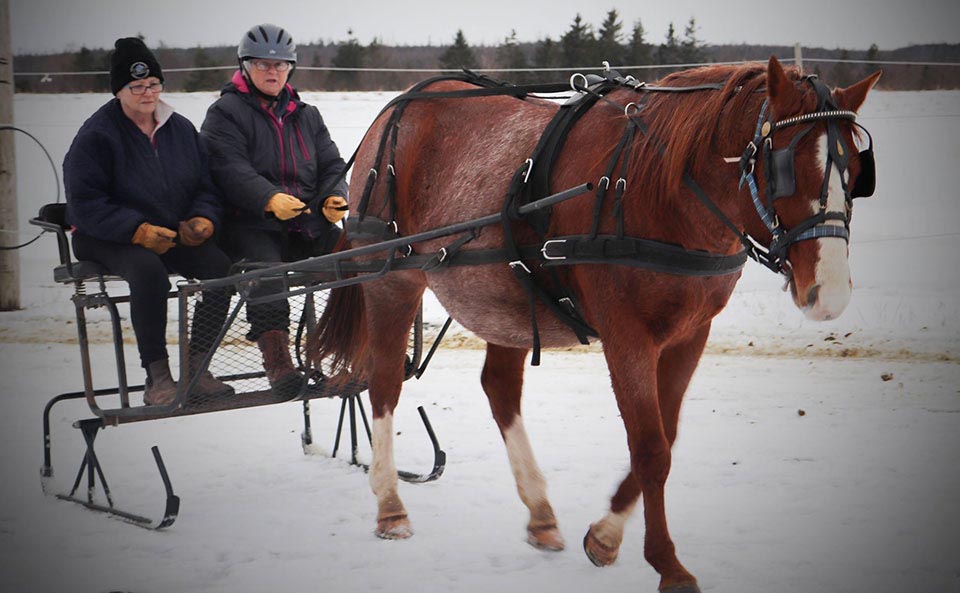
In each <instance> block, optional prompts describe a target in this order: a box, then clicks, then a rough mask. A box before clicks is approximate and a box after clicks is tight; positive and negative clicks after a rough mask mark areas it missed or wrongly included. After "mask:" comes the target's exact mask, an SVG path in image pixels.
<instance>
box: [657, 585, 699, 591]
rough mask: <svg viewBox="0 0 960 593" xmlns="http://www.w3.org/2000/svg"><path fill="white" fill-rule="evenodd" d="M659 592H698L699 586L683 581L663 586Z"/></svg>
mask: <svg viewBox="0 0 960 593" xmlns="http://www.w3.org/2000/svg"><path fill="white" fill-rule="evenodd" d="M660 593H700V587H698V586H697V584H696V583H683V584H680V585H670V586H669V587H664V588H662V589H660Z"/></svg>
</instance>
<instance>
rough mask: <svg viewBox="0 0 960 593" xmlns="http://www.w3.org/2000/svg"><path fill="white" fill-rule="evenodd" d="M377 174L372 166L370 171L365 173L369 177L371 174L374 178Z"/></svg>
mask: <svg viewBox="0 0 960 593" xmlns="http://www.w3.org/2000/svg"><path fill="white" fill-rule="evenodd" d="M377 175H378V173H377V170H376V169H374V168H372V167H371V168H370V172H369V173H367V177H371V176H372V177H373V178H374V179H376V178H377Z"/></svg>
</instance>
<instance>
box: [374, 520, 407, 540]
mask: <svg viewBox="0 0 960 593" xmlns="http://www.w3.org/2000/svg"><path fill="white" fill-rule="evenodd" d="M374 533H376V534H377V537H379V538H380V539H409V538H410V537H411V536H412V535H413V530H412V529H410V520H409V519H407V516H406V515H394V516H392V517H384V518H382V519H379V520H378V521H377V530H376V531H375V532H374Z"/></svg>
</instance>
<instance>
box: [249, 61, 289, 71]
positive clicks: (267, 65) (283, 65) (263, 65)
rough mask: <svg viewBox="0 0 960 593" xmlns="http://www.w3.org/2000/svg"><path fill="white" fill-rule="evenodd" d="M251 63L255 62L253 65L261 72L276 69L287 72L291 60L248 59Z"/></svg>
mask: <svg viewBox="0 0 960 593" xmlns="http://www.w3.org/2000/svg"><path fill="white" fill-rule="evenodd" d="M247 61H248V62H249V63H250V64H253V67H254V68H256V69H257V70H259V71H260V72H269V71H270V70H276V71H277V72H286V71H287V70H289V69H290V66H291V64H290V62H270V61H267V60H247Z"/></svg>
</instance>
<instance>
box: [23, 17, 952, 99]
mask: <svg viewBox="0 0 960 593" xmlns="http://www.w3.org/2000/svg"><path fill="white" fill-rule="evenodd" d="M697 31H698V28H697V24H696V20H695V19H694V18H693V17H691V18H690V20H689V21H687V23H686V25H685V26H684V27H683V31H682V32H679V31H678V30H677V29H676V28H675V27H674V25H673V23H671V24H670V25H669V27H668V28H667V31H666V32H664V33H663V35H662V37H661V38H660V40H659V41H652V40H650V38H649V37H648V34H647V31H646V30H645V29H644V27H643V23H642V22H641V21H640V20H637V21H636V22H634V23H632V24H631V25H626V24H625V23H623V21H622V20H621V18H620V15H619V13H618V12H617V10H615V9H613V10H610V11H609V12H608V13H607V15H606V18H605V19H604V20H603V22H602V23H600V24H599V25H598V26H596V27H594V25H593V24H591V23H587V22H585V21H584V20H583V18H582V17H581V16H580V15H579V14H577V15H576V16H575V17H574V19H573V22H572V23H571V24H570V26H569V28H568V29H567V30H566V31H565V32H564V33H563V34H562V35H560V36H559V37H557V38H556V39H554V38H551V37H549V36H548V37H545V38H543V39H540V40H538V41H536V42H520V41H518V40H517V36H516V32H515V31H511V32H510V34H509V35H508V36H506V37H504V39H503V41H502V42H501V43H500V44H499V45H497V46H472V45H470V43H469V41H468V40H467V38H466V37H465V35H464V34H463V31H457V32H456V33H455V34H454V35H453V38H452V43H451V44H450V45H446V46H439V47H438V46H386V45H383V44H382V43H380V42H379V40H377V39H374V40H373V41H372V42H371V43H370V44H368V45H364V44H361V43H360V42H359V41H358V40H357V39H356V37H355V36H354V35H353V32H352V31H347V39H345V40H342V41H338V42H335V43H323V42H318V43H306V44H300V45H299V47H298V55H299V64H298V66H299V68H298V71H297V72H296V74H295V77H294V83H295V86H297V87H298V88H299V89H301V90H328V91H333V90H340V91H356V90H364V91H365V90H400V89H403V88H406V87H408V86H410V85H411V84H413V83H415V82H417V81H419V80H422V79H424V78H426V77H427V76H430V75H431V74H430V73H428V72H423V71H422V70H433V69H448V70H458V69H460V68H471V69H496V70H508V71H507V72H496V73H492V76H493V77H494V78H498V79H503V80H507V81H510V82H514V83H526V82H540V81H556V80H564V79H566V78H568V77H569V76H570V74H571V73H572V72H574V71H576V70H577V69H585V68H586V69H590V70H593V71H596V70H597V69H599V68H600V67H601V63H602V62H603V61H607V62H609V63H610V64H611V65H612V66H613V67H615V68H617V69H619V70H620V71H621V72H624V73H626V74H632V75H634V76H635V77H636V78H638V79H640V80H647V81H654V80H656V79H658V78H660V77H662V76H664V75H666V74H668V73H669V72H670V71H672V70H673V69H676V66H673V65H676V64H699V63H710V62H735V61H742V60H764V59H766V58H767V57H768V56H770V55H771V54H775V55H777V56H779V57H781V58H784V59H790V58H792V57H793V47H792V46H786V45H785V46H763V45H708V44H706V43H705V42H704V41H703V40H702V39H700V38H699V37H698V34H697ZM147 44H148V45H152V44H151V43H150V41H149V40H147ZM154 51H155V53H156V54H157V58H158V59H159V60H160V63H161V64H162V65H163V68H164V71H165V78H166V90H168V91H188V92H193V91H215V90H217V89H219V88H220V87H221V86H222V85H223V83H224V82H226V81H227V80H229V78H230V76H231V75H232V72H233V69H234V68H235V67H236V63H237V58H236V48H235V47H233V46H221V47H201V46H197V47H194V48H170V47H165V46H163V45H162V44H161V46H160V47H154ZM109 53H110V50H109V49H89V48H86V47H84V48H81V49H80V50H79V51H77V52H72V53H61V54H50V55H20V56H16V57H15V59H14V71H15V74H16V73H17V72H41V73H43V72H47V73H56V72H92V71H103V70H107V69H108V67H109V66H108V60H109ZM803 57H804V59H805V60H811V61H810V62H807V63H806V64H805V69H806V70H807V71H810V72H815V73H817V74H819V75H820V76H821V77H822V78H824V79H825V80H826V81H827V82H828V83H830V84H832V85H836V86H844V85H847V84H850V83H852V82H854V81H856V80H858V79H860V78H862V77H863V76H865V75H866V74H868V73H869V72H873V71H874V70H877V69H879V68H883V70H884V77H883V79H882V81H881V86H882V87H883V88H887V89H937V88H951V89H952V88H960V68H958V67H956V66H935V65H925V66H920V65H881V64H878V63H877V62H886V61H911V62H953V63H957V62H960V45H957V44H939V45H924V46H910V47H906V48H901V49H897V50H892V51H880V50H879V49H878V48H877V46H876V45H873V46H872V47H871V48H870V49H868V50H861V51H858V50H847V49H823V48H804V49H803ZM816 60H831V61H829V62H819V61H816ZM833 60H838V61H833ZM845 60H852V61H863V62H865V63H862V64H860V63H848V62H845ZM181 68H182V69H192V70H189V71H186V72H175V71H174V70H176V69H181ZM311 68H336V69H337V70H312V69H311ZM364 68H376V69H384V70H390V71H385V72H365V71H363V70H362V69H364ZM539 68H551V69H559V70H558V71H548V72H536V71H523V70H528V69H539ZM341 69H342V70H341ZM405 70H421V71H420V72H405ZM107 79H108V77H107V75H106V74H100V75H95V74H90V75H69V76H64V75H56V74H51V75H47V76H24V75H21V76H16V77H15V81H16V91H17V92H21V93H25V92H55V93H59V92H103V91H105V90H107V87H108V84H107Z"/></svg>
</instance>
